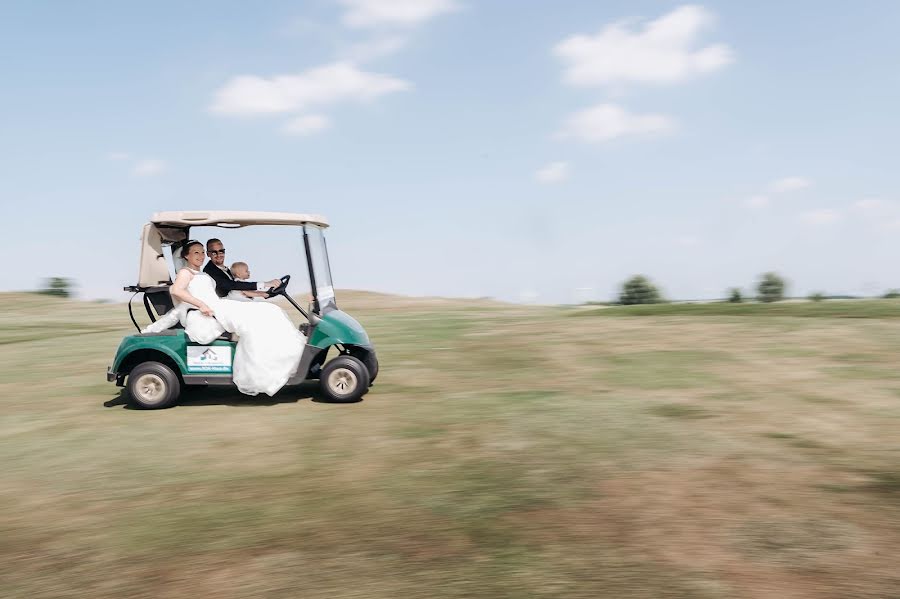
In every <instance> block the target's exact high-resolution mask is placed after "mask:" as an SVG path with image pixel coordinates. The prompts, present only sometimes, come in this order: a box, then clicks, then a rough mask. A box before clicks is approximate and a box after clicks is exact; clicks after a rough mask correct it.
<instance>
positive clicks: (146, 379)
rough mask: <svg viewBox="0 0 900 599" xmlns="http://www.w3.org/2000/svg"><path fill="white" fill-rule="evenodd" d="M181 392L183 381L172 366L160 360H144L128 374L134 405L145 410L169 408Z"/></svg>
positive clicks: (130, 393) (129, 388)
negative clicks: (161, 362)
mask: <svg viewBox="0 0 900 599" xmlns="http://www.w3.org/2000/svg"><path fill="white" fill-rule="evenodd" d="M180 394H181V381H179V380H178V376H176V374H175V373H174V372H173V371H172V369H171V368H169V367H168V366H166V365H165V364H160V363H159V362H144V363H142V364H138V365H137V366H135V367H134V370H132V371H131V373H130V374H129V375H128V396H129V398H130V400H131V403H132V405H134V406H136V407H139V408H143V409H145V410H158V409H160V408H168V407H169V406H171V405H172V404H174V403H175V401H176V400H178V396H179V395H180Z"/></svg>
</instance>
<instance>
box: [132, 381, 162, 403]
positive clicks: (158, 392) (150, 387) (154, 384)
mask: <svg viewBox="0 0 900 599" xmlns="http://www.w3.org/2000/svg"><path fill="white" fill-rule="evenodd" d="M134 392H135V394H136V395H137V396H138V399H139V400H141V401H142V402H144V403H148V404H151V403H158V402H160V401H162V400H163V398H164V397H165V396H166V382H165V381H164V380H163V379H162V377H161V376H159V375H158V374H142V375H141V377H140V378H139V379H138V380H137V381H135V383H134Z"/></svg>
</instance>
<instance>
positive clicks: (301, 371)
mask: <svg viewBox="0 0 900 599" xmlns="http://www.w3.org/2000/svg"><path fill="white" fill-rule="evenodd" d="M255 225H278V226H289V227H297V228H298V229H299V233H300V235H301V236H302V239H303V247H304V250H305V254H306V268H307V271H308V273H309V283H310V290H311V296H312V301H311V303H310V305H309V307H308V309H304V308H302V307H301V306H300V305H299V304H298V303H297V302H296V301H295V300H294V298H292V297H291V296H290V295H289V294H288V292H287V287H288V283H289V282H290V279H291V277H290V276H289V275H286V276H284V277H282V278H281V279H280V281H281V283H280V284H279V285H278V286H277V287H274V288H271V289H269V290H268V291H267V295H266V297H269V298H271V297H276V296H281V297H283V298H284V299H285V300H287V301H288V302H289V303H290V304H291V305H292V306H293V307H294V308H296V309H297V310H298V311H299V312H300V314H302V315H303V317H304V318H305V320H306V322H303V323H302V324H301V325H300V331H301V332H302V333H303V334H304V335H306V337H307V344H306V347H305V349H304V350H303V355H302V357H301V359H300V364H299V366H298V367H297V370H296V372H295V373H294V374H293V376H292V377H291V378H290V379H289V380H288V382H287V384H288V385H297V384H300V383H302V382H304V381H307V380H316V379H317V380H318V381H319V387H320V389H321V394H322V395H323V396H324V398H325V399H327V400H330V401H334V402H352V401H357V400H358V399H360V398H361V397H362V396H363V395H364V394H365V393H366V392H367V391H368V390H369V386H371V385H372V383H374V382H375V377H376V376H377V375H378V359H377V358H376V357H375V349H374V347H373V346H372V344H371V342H370V341H369V337H368V335H366V331H365V330H364V329H363V328H362V326H360V324H359V323H358V322H357V321H356V320H354V319H353V318H352V317H351V316H349V315H348V314H346V313H344V312H341V311H340V310H339V309H338V307H337V303H336V300H335V296H334V288H333V286H332V282H331V269H330V266H329V263H328V250H327V247H326V244H325V237H324V230H325V228H326V227H328V221H327V220H326V219H325V218H324V217H322V216H318V215H309V214H292V213H285V212H232V211H227V212H226V211H209V212H158V213H156V214H154V215H153V217H152V218H151V219H150V222H149V223H147V224H145V225H144V228H143V231H142V233H141V257H140V267H139V271H138V282H137V284H136V285H129V286H128V287H125V291H130V292H133V293H134V295H132V296H131V299H130V300H129V302H128V313H129V315H130V316H131V322H132V323H133V324H134V326H135V328H136V329H137V331H138V332H137V334H134V335H129V336H127V337H125V338H124V339H123V340H122V343H120V344H119V349H118V351H117V352H116V357H115V359H114V361H113V364H112V366H110V367H109V368H108V370H107V373H106V380H107V381H109V382H113V381H115V383H116V385H118V386H120V387H127V388H128V396H129V398H130V401H131V403H132V404H133V405H135V406H137V407H141V408H150V409H154V408H165V407H169V406H171V405H173V404H174V403H175V402H176V401H177V400H178V397H179V396H180V395H181V392H182V390H183V389H184V388H186V387H192V386H198V387H202V386H206V385H222V386H232V387H233V386H234V382H233V381H232V376H231V375H232V371H231V366H232V356H234V349H235V345H236V343H235V342H234V341H233V340H232V339H231V335H230V334H229V333H227V332H226V333H225V334H223V335H222V336H221V337H219V338H218V339H216V340H214V341H213V342H212V343H210V344H208V345H201V344H198V343H194V342H193V341H191V339H190V338H189V337H188V336H187V334H186V333H185V331H184V329H183V328H182V327H181V325H175V327H173V328H170V329H168V330H165V331H162V332H159V333H141V332H140V331H141V327H140V326H139V325H138V322H137V319H136V318H135V315H134V310H133V308H132V302H133V300H134V298H135V297H136V296H137V295H138V294H143V304H144V308H145V309H146V312H147V316H148V317H149V318H150V320H151V321H152V322H156V319H157V318H159V317H160V316H162V315H163V314H165V313H166V312H168V311H169V310H171V309H172V307H173V302H172V297H171V296H170V294H169V288H170V287H171V285H172V281H173V280H174V277H175V274H176V273H177V271H178V269H179V267H180V266H181V265H182V264H183V263H182V262H181V258H180V253H181V248H182V246H183V245H184V244H185V242H187V241H188V240H189V239H190V235H189V234H190V230H191V227H198V226H203V227H222V228H227V229H234V228H241V227H247V226H255ZM332 348H334V350H335V351H334V356H333V357H332V358H331V359H330V360H327V358H328V354H329V353H331V351H330V350H331V349H332Z"/></svg>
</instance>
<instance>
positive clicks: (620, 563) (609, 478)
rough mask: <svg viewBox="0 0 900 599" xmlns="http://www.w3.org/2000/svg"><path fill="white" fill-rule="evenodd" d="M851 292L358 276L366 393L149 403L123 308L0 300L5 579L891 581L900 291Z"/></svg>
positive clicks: (898, 541) (789, 584)
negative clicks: (138, 404)
mask: <svg viewBox="0 0 900 599" xmlns="http://www.w3.org/2000/svg"><path fill="white" fill-rule="evenodd" d="M832 304H833V306H834V307H835V308H837V307H838V306H839V305H840V309H841V310H844V311H852V310H854V309H857V310H860V314H858V315H857V316H860V315H863V316H862V317H859V318H853V317H848V318H842V319H840V320H838V319H834V318H820V319H815V318H786V317H789V316H791V315H794V316H807V315H809V314H807V313H806V312H805V311H806V310H807V307H805V306H803V305H800V304H797V305H793V304H791V305H788V304H785V305H784V306H752V305H747V306H739V307H741V309H749V310H751V311H753V310H755V311H756V312H754V313H753V315H754V316H755V317H757V318H754V319H752V320H751V319H718V318H707V315H708V314H712V313H711V312H703V310H702V309H701V310H700V311H699V312H696V311H695V312H691V310H697V309H699V308H703V309H706V310H709V309H710V308H704V307H703V306H650V307H647V308H650V309H656V310H663V311H662V312H657V313H655V314H649V313H647V314H645V315H646V316H647V317H646V318H642V319H602V318H597V319H590V318H584V319H573V318H570V317H569V315H570V314H571V313H572V310H571V309H570V308H527V307H520V306H505V305H502V304H492V303H489V302H474V301H458V302H457V301H450V300H411V299H407V298H392V297H390V296H383V295H375V294H361V293H356V294H342V295H341V305H342V307H343V308H344V309H346V310H347V311H348V312H350V313H351V314H353V315H354V316H356V317H357V318H358V319H359V320H360V322H361V323H362V324H363V325H364V326H365V327H366V329H367V331H368V332H369V334H370V336H371V337H372V339H373V340H374V341H375V343H376V345H377V348H378V352H379V359H380V362H381V368H382V370H381V373H380V375H379V378H378V381H377V383H376V385H375V386H374V387H373V388H372V390H371V392H370V393H369V394H368V395H367V396H366V397H365V398H364V400H363V401H361V402H359V403H357V404H352V405H330V404H325V403H321V402H318V401H314V400H313V393H312V391H313V389H312V387H311V386H310V385H304V386H300V387H295V388H288V389H284V390H282V391H281V392H280V393H279V394H278V395H277V396H276V397H274V398H268V397H260V398H249V397H246V396H242V395H241V394H240V393H237V392H236V391H234V390H227V389H213V388H209V389H207V390H204V391H200V392H195V393H192V394H190V395H188V396H185V398H184V400H183V401H182V402H181V403H180V404H179V405H178V406H176V407H175V408H173V409H170V410H164V411H156V412H153V411H150V412H144V411H137V410H132V409H128V407H127V405H126V403H125V401H124V398H123V397H122V395H121V393H120V390H119V389H117V388H116V387H115V386H114V385H112V384H108V383H106V382H105V371H106V366H107V365H108V364H109V363H110V361H111V359H112V357H113V354H114V352H115V348H116V347H117V345H118V343H119V341H120V339H121V337H122V335H124V334H128V333H129V332H130V329H131V324H130V322H129V321H128V316H127V312H126V310H125V308H124V306H121V305H98V304H86V303H79V302H68V301H63V300H56V299H53V298H46V297H43V296H31V295H21V294H15V295H12V294H8V295H2V294H0V462H2V464H3V469H2V474H0V562H2V563H3V564H4V567H3V568H0V596H3V597H29V598H37V599H42V598H50V597H54V598H55V597H66V598H78V597H85V598H88V597H89V598H91V599H94V598H98V599H107V598H109V599H112V598H115V599H120V598H121V597H148V598H149V597H166V598H173V599H180V598H190V599H196V598H200V597H215V598H216V599H219V598H224V599H232V598H243V597H274V598H285V599H293V598H296V597H303V598H304V599H306V598H313V599H316V598H320V597H322V598H324V597H328V598H360V597H365V598H367V599H368V598H376V599H377V598H391V599H393V598H395V597H429V598H430V597H460V598H462V597H485V598H489V599H492V598H510V599H513V598H515V599H518V598H556V597H567V598H576V599H578V598H591V599H593V598H595V597H623V598H636V597H645V598H648V599H651V598H653V599H655V598H660V597H662V598H694V597H701V598H703V597H708V598H731V597H755V596H758V595H759V592H760V590H759V589H760V588H761V587H760V586H759V584H760V583H759V581H760V580H762V579H765V581H766V586H765V591H766V593H768V594H771V595H772V596H825V597H828V596H833V597H841V596H866V597H881V596H885V597H889V596H891V593H893V592H895V590H896V588H898V577H897V575H896V573H895V572H896V567H895V556H896V555H897V554H898V552H900V503H898V501H897V495H898V489H900V485H898V480H900V479H898V476H897V468H896V464H897V463H898V461H897V460H898V458H900V440H898V435H897V434H896V421H895V420H890V419H889V418H888V417H887V416H886V415H891V414H897V413H898V410H900V393H898V391H897V389H898V386H897V382H896V375H895V374H894V373H895V371H896V370H897V369H896V368H894V365H896V364H898V363H900V321H898V320H895V319H893V318H892V315H891V318H887V317H884V320H881V321H878V322H874V321H872V320H869V319H871V318H876V316H873V314H874V313H875V312H876V311H874V310H873V306H882V307H880V308H878V309H879V310H881V309H883V310H884V311H885V313H886V312H887V310H888V308H891V309H893V308H895V307H897V306H898V305H897V304H894V303H890V302H885V303H879V302H877V301H876V302H833V303H832V302H822V303H820V304H816V305H812V304H810V307H811V308H812V309H819V306H825V307H829V309H831V306H832ZM643 308H644V307H638V311H640V310H641V309H643ZM676 308H677V309H678V310H681V312H678V314H680V315H681V316H683V317H684V318H678V319H673V318H663V316H670V315H673V314H675V312H666V310H674V309H676ZM772 308H777V309H776V310H772ZM684 309H687V312H684ZM620 310H621V311H622V313H626V312H628V311H629V310H634V309H633V308H615V307H614V308H606V309H602V310H595V311H593V312H591V313H596V314H605V313H613V312H616V311H620ZM767 310H768V312H766V311H767ZM791 310H794V312H793V313H789V312H790V311H791ZM818 315H823V314H821V313H820V314H818ZM844 315H845V316H853V315H851V314H849V313H845V314H844ZM767 316H772V317H773V318H771V319H767V318H766V317H767ZM877 318H882V317H880V316H878V317H877ZM873 548H876V549H877V551H876V550H875V549H873ZM811 585H812V586H811Z"/></svg>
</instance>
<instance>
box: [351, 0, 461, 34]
mask: <svg viewBox="0 0 900 599" xmlns="http://www.w3.org/2000/svg"><path fill="white" fill-rule="evenodd" d="M338 2H339V3H340V4H342V5H343V6H344V7H345V8H346V11H345V12H344V15H343V16H342V17H341V21H342V22H343V23H344V25H347V26H348V27H354V28H359V29H368V28H374V27H385V26H388V27H390V26H394V27H397V26H399V27H411V26H415V25H420V24H422V23H424V22H425V21H428V20H430V19H433V18H434V17H436V16H438V15H442V14H444V13H448V12H451V11H454V10H456V9H457V8H458V6H457V4H456V2H454V1H453V0H338Z"/></svg>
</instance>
